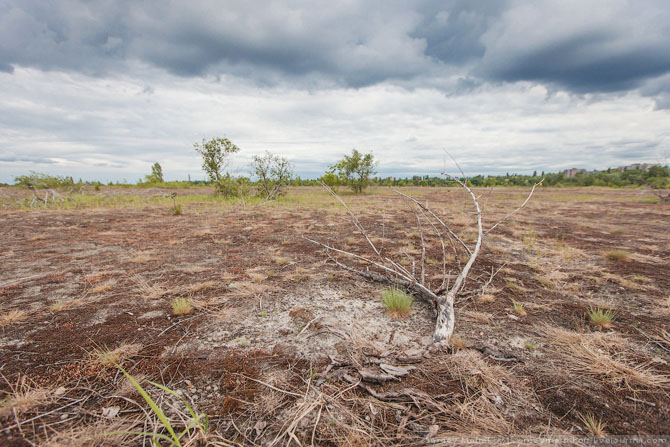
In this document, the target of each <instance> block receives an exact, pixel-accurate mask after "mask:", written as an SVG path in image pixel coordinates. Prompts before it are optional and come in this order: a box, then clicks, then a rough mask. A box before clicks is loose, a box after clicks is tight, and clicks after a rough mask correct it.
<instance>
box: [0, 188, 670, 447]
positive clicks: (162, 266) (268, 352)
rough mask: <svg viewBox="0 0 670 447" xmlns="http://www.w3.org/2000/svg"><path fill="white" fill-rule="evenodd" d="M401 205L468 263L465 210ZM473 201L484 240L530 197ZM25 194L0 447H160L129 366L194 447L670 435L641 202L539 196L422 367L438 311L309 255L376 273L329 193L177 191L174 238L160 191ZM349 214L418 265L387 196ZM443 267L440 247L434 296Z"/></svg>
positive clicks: (596, 193)
mask: <svg viewBox="0 0 670 447" xmlns="http://www.w3.org/2000/svg"><path fill="white" fill-rule="evenodd" d="M402 191H403V192H405V193H407V194H411V195H413V196H415V197H416V198H418V199H421V200H422V201H425V200H427V201H428V203H429V204H430V206H431V207H432V209H433V210H434V211H435V212H437V214H439V215H440V216H441V217H442V218H443V219H444V220H445V221H446V222H448V223H451V224H453V228H454V229H455V230H456V231H457V232H458V233H459V234H460V236H461V237H462V238H463V239H464V240H466V241H474V238H475V237H476V232H475V231H474V230H475V229H474V225H473V224H474V219H475V215H474V214H472V213H471V211H472V210H471V208H470V203H469V202H468V201H467V197H466V196H465V195H464V192H463V191H461V190H459V189H455V188H404V189H403V190H402ZM477 193H478V194H483V196H482V199H481V201H482V203H484V204H485V211H484V215H485V219H486V221H487V222H489V223H490V224H492V223H494V222H495V221H496V220H497V219H498V218H500V217H502V216H503V215H504V214H506V213H507V212H509V211H511V210H512V209H514V208H516V207H517V206H518V205H519V203H520V202H521V201H522V200H523V199H524V198H525V195H526V194H527V191H525V190H520V189H495V190H493V191H492V192H490V193H489V192H488V191H477ZM22 194H23V195H24V196H25V197H27V199H26V200H23V196H22ZM28 194H29V193H26V192H25V191H18V190H16V189H13V188H5V189H2V190H1V191H0V202H1V203H0V204H4V208H3V209H2V210H0V232H1V235H0V238H1V240H2V249H1V250H0V306H1V307H0V374H2V378H1V379H0V381H1V382H2V383H1V384H0V393H1V394H0V440H1V442H0V444H2V445H3V446H4V445H6V446H23V445H26V446H28V445H63V446H66V445H68V446H69V445H143V444H144V445H149V438H148V437H146V436H141V435H130V434H128V433H127V432H131V431H135V432H136V431H153V430H158V431H160V430H163V429H162V428H161V426H162V424H161V423H160V421H158V420H157V418H156V414H155V413H154V412H152V411H151V410H150V409H149V407H148V405H147V404H146V403H145V401H144V400H143V398H142V397H141V396H140V395H139V394H138V393H137V390H136V389H135V388H133V387H132V386H131V385H130V384H129V382H128V380H127V379H125V378H124V376H123V374H121V373H120V371H119V369H118V368H117V367H116V366H115V363H116V364H121V365H123V367H124V368H125V369H126V370H127V371H128V372H129V373H130V374H132V375H133V376H134V377H135V378H137V379H138V380H143V382H142V383H143V384H144V387H145V389H146V390H147V392H148V393H149V394H150V395H151V396H152V397H153V398H154V400H155V401H156V402H157V403H158V405H159V406H160V407H161V408H163V410H164V411H165V412H166V414H167V415H168V417H169V418H170V420H171V421H172V424H173V425H174V426H175V427H179V428H180V429H183V427H184V426H186V425H187V424H188V423H189V417H191V416H190V415H189V413H188V411H187V410H186V409H185V407H184V405H183V403H182V402H180V401H179V400H178V399H176V398H175V396H173V395H171V394H170V393H168V392H166V391H164V390H161V389H159V388H156V387H154V386H152V385H150V384H148V382H147V380H153V381H155V382H158V383H160V384H163V385H165V386H167V387H169V388H170V389H172V390H174V391H176V392H177V393H178V394H179V395H181V396H183V397H184V398H185V399H186V400H187V402H189V404H191V405H192V406H193V407H194V408H195V410H196V411H197V412H198V413H205V414H207V415H208V416H209V420H210V423H209V427H208V429H207V433H206V434H203V433H202V431H197V430H190V431H189V433H188V434H186V435H185V437H184V438H182V440H181V443H182V444H183V445H189V444H188V443H189V442H191V444H190V445H204V443H205V441H207V442H209V443H210V444H211V445H288V444H293V445H303V446H305V445H332V446H340V445H342V446H363V445H421V444H424V443H440V442H447V441H448V440H449V439H451V438H449V437H450V436H453V435H459V436H469V437H475V436H483V435H504V436H507V435H512V436H530V437H531V438H532V437H546V436H554V437H560V436H566V435H577V436H592V435H605V436H607V435H623V434H628V435H630V434H637V435H659V434H662V433H667V432H668V426H669V425H668V421H670V395H669V392H670V365H669V362H670V292H669V290H670V274H669V270H670V269H669V265H670V237H669V230H670V206H669V205H667V204H656V203H653V200H651V197H650V196H648V195H647V194H646V193H645V192H641V191H638V190H607V189H548V188H542V189H540V190H538V191H537V192H536V194H535V196H534V197H533V199H532V201H531V202H530V203H529V205H528V206H527V207H526V208H524V209H523V210H522V211H521V212H520V213H518V214H516V215H515V216H514V217H513V218H512V219H511V220H510V221H508V222H506V223H505V224H504V225H502V226H501V227H500V228H499V229H497V230H496V231H495V232H494V233H491V234H490V235H489V237H488V238H487V239H486V242H485V245H484V249H483V252H482V254H481V255H480V257H479V259H478V261H477V263H476V264H475V266H474V268H473V271H472V272H471V275H470V277H469V279H468V281H467V283H466V286H465V289H464V291H463V292H462V293H461V295H460V296H459V297H458V300H457V304H456V330H455V335H454V337H453V339H452V346H451V350H450V351H449V352H439V353H433V354H431V355H428V356H419V357H417V356H416V353H417V352H421V348H422V347H424V346H425V345H426V344H428V343H429V342H430V339H431V334H432V330H433V326H434V315H433V310H432V309H431V308H430V307H429V306H428V305H426V304H425V303H423V302H421V301H419V300H415V302H414V305H413V307H412V311H411V313H410V314H409V315H407V316H405V317H403V318H392V316H391V315H389V314H388V313H387V312H386V311H385V309H384V305H383V304H382V300H381V292H382V290H383V289H384V288H385V286H383V285H381V284H377V283H371V282H367V281H365V280H363V279H361V278H359V277H357V276H354V275H353V274H351V273H348V272H346V271H342V270H340V269H338V268H337V267H336V266H335V265H334V264H332V263H331V262H329V261H328V258H327V256H326V255H325V254H324V253H323V252H321V251H320V250H319V249H318V248H317V247H315V246H314V245H312V244H310V243H309V242H307V241H305V240H304V239H302V238H301V236H302V235H307V236H309V237H311V238H314V239H318V240H321V241H324V242H328V243H331V244H333V245H335V246H336V247H339V248H342V249H344V250H347V251H353V252H357V253H361V254H364V253H368V249H367V247H366V244H365V241H364V239H363V238H362V236H361V235H360V234H359V233H358V232H357V231H355V229H354V227H353V226H352V225H351V223H350V220H349V217H348V215H347V214H346V212H345V211H344V210H343V209H342V208H341V206H340V205H339V204H337V203H336V201H335V200H334V199H333V198H332V197H330V196H329V195H328V194H327V193H326V192H325V191H323V190H320V189H318V188H296V189H291V190H289V192H288V194H287V196H285V197H283V198H281V199H280V200H278V201H276V202H272V203H265V204H259V203H258V201H252V202H249V201H247V202H242V201H237V202H235V203H232V202H227V201H223V200H218V199H212V198H211V197H210V195H209V194H210V191H209V190H207V189H200V190H198V189H194V190H184V191H178V196H177V201H178V203H180V204H181V205H182V211H183V214H182V215H174V214H173V212H172V211H171V204H172V202H171V200H169V199H164V198H161V196H160V194H161V191H146V190H134V189H128V190H121V191H117V190H113V189H106V188H103V190H102V191H100V192H94V191H89V192H85V193H84V194H81V193H77V194H76V195H75V196H76V197H75V198H72V199H66V200H63V201H61V202H53V203H52V204H50V206H49V207H47V208H45V207H44V206H41V207H40V206H39V204H35V203H33V204H32V206H33V207H32V208H30V207H29V206H27V204H28V203H29V201H30V196H29V195H28ZM342 197H343V199H344V200H345V201H346V202H347V203H348V204H349V206H350V207H351V209H352V210H353V211H354V212H355V213H356V214H358V215H359V216H360V218H361V221H362V222H363V223H364V224H365V225H366V227H367V228H368V229H369V230H370V233H371V236H372V237H373V238H374V239H375V241H376V242H377V243H378V244H381V245H383V246H384V250H385V251H387V252H389V253H400V252H403V253H407V259H410V258H411V257H417V256H418V255H419V248H420V241H419V238H420V234H419V233H418V232H417V228H416V218H415V215H414V213H413V212H412V211H411V210H410V209H409V207H408V206H407V202H403V201H402V200H401V198H399V197H398V196H397V195H396V194H395V193H394V192H393V191H392V190H390V189H384V188H376V189H372V190H370V192H368V193H366V194H363V195H359V196H355V195H350V194H343V196H342ZM22 200H23V201H22ZM17 203H18V204H19V205H20V206H21V207H22V209H17ZM425 231H426V233H428V230H425ZM441 256H442V252H441V248H440V247H439V243H438V241H436V240H430V241H429V243H428V252H427V254H426V260H427V265H428V267H429V269H428V278H429V280H431V278H432V279H433V280H434V281H440V278H441V270H442V258H441ZM447 260H448V265H447V270H449V271H452V273H453V274H454V275H455V274H456V273H457V269H458V266H457V263H458V260H457V259H456V258H454V257H453V256H451V255H449V256H448V259H447ZM461 261H462V260H461ZM405 265H406V266H407V268H409V265H410V261H407V263H406V264H405ZM357 267H358V268H361V269H364V268H365V265H364V263H361V264H359V265H357ZM495 271H498V273H497V274H496V275H495V276H494V277H493V279H492V281H490V284H487V282H489V280H490V278H491V273H492V272H495ZM598 314H600V315H601V318H600V319H598ZM602 315H605V317H602ZM592 318H593V319H592ZM603 318H604V320H603ZM389 368H391V370H392V371H397V370H398V369H400V370H403V371H404V372H405V373H407V372H408V374H406V375H405V376H404V377H400V378H398V377H396V376H393V375H390V376H389V375H385V374H384V372H388V370H389ZM393 368H395V369H393ZM362 372H363V373H362ZM364 372H368V373H371V374H370V376H369V377H366V374H365V373H364ZM380 377H382V379H379V378H380ZM384 377H386V378H384ZM163 433H165V431H164V430H163ZM196 438H197V439H196ZM197 443H200V444H197ZM165 445H167V444H165Z"/></svg>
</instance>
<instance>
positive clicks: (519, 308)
mask: <svg viewBox="0 0 670 447" xmlns="http://www.w3.org/2000/svg"><path fill="white" fill-rule="evenodd" d="M514 312H516V313H517V314H519V315H521V316H522V317H525V316H526V315H528V312H526V310H525V309H524V308H523V303H519V302H518V301H514Z"/></svg>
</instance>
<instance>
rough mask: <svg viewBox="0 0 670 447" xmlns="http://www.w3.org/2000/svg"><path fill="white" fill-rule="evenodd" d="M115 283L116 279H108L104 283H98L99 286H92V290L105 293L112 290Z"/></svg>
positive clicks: (96, 292)
mask: <svg viewBox="0 0 670 447" xmlns="http://www.w3.org/2000/svg"><path fill="white" fill-rule="evenodd" d="M114 284H116V281H108V282H106V283H104V284H98V285H97V286H95V287H93V288H91V290H90V292H91V293H95V294H98V293H104V292H107V291H109V290H111V288H112V287H113V286H114Z"/></svg>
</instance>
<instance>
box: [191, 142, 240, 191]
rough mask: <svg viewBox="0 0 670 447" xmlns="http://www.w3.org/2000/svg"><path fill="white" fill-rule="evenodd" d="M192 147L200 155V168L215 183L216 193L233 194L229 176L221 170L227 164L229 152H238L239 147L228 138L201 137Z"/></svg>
mask: <svg viewBox="0 0 670 447" xmlns="http://www.w3.org/2000/svg"><path fill="white" fill-rule="evenodd" d="M193 148H194V149H195V150H196V152H198V153H199V154H200V155H201V156H202V169H203V170H204V171H205V172H206V173H207V176H208V177H209V180H210V181H212V182H214V183H215V185H216V193H217V194H223V195H225V196H228V195H234V194H232V193H231V192H232V191H233V190H234V189H236V188H231V187H230V184H231V181H232V179H231V177H230V175H229V174H224V173H223V171H224V169H225V168H226V166H227V165H228V160H227V158H228V157H229V156H230V154H234V153H236V152H239V150H240V148H239V147H237V146H235V145H234V144H233V143H232V142H231V141H230V140H229V139H228V138H212V139H211V140H206V139H205V138H203V139H202V143H193Z"/></svg>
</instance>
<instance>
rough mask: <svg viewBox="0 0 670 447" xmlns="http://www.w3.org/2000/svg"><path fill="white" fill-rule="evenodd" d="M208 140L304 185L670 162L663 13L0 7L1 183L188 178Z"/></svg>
mask: <svg viewBox="0 0 670 447" xmlns="http://www.w3.org/2000/svg"><path fill="white" fill-rule="evenodd" d="M213 136H225V137H228V138H230V139H231V140H232V141H233V142H234V143H236V144H237V145H238V146H239V147H240V148H241V152H240V153H239V154H238V156H236V157H235V159H234V160H233V161H232V164H231V169H232V170H234V171H235V172H237V173H240V174H248V162H249V160H250V158H251V156H252V155H254V154H258V153H261V152H262V151H264V150H269V151H271V152H274V153H277V154H280V155H283V156H285V157H287V158H288V159H290V160H291V161H292V162H293V163H294V165H295V169H296V171H297V173H298V174H300V175H302V176H303V177H315V176H318V175H320V174H321V173H322V172H323V170H324V169H325V167H326V166H327V165H328V164H330V163H332V162H334V161H335V160H337V159H338V158H340V157H341V156H342V155H343V154H344V153H346V152H349V151H351V149H352V148H358V149H360V150H362V151H365V152H368V151H372V152H373V153H374V155H375V157H376V158H377V159H378V160H379V162H380V164H379V171H380V173H381V174H386V175H412V174H436V173H439V171H440V170H441V169H442V167H443V165H444V152H443V151H444V150H445V149H446V150H447V151H449V152H450V153H451V154H453V156H454V157H455V158H456V159H458V160H459V161H460V162H461V164H462V165H463V167H464V169H465V170H466V171H467V172H468V173H484V174H487V173H504V172H519V173H528V172H532V171H533V170H538V171H541V170H545V171H555V170H559V169H564V168H569V167H583V168H605V167H608V166H618V165H622V164H629V163H632V162H637V161H649V162H657V161H661V162H667V160H668V158H669V157H670V2H668V1H667V0H657V1H653V0H635V1H632V0H631V1H623V0H608V1H606V2H603V1H597V0H594V1H585V0H579V1H572V0H561V1H558V0H556V1H502V0H500V1H485V0H479V1H468V0H463V1H448V0H439V1H414V2H406V1H397V2H396V1H390V0H385V1H355V0H349V1H342V2H338V1H333V0H330V1H327V2H314V1H293V2H280V1H276V2H262V1H250V2H239V1H237V2H233V1H213V0H212V1H208V0H197V1H196V0H189V1H186V0H184V1H168V0H154V1H151V0H145V1H141V2H138V1H135V0H127V1H123V0H121V1H114V2H111V1H106V0H105V1H98V0H88V1H75V0H54V1H49V2H46V1H33V0H0V181H4V182H11V181H13V178H14V176H16V175H19V174H23V173H27V172H28V171H30V170H34V171H38V172H48V173H51V174H59V175H72V176H73V177H75V179H78V178H80V177H81V178H83V179H85V180H87V179H88V180H93V179H102V180H122V179H127V180H129V181H135V180H137V179H138V178H139V177H141V176H143V175H145V174H147V173H149V171H150V165H151V164H152V163H153V162H155V161H158V162H160V163H161V164H162V166H163V170H164V172H165V175H166V178H168V179H183V178H186V177H187V175H189V174H190V175H191V177H192V178H194V179H196V178H203V177H204V175H203V173H202V171H201V169H200V162H199V159H198V156H197V154H196V153H195V151H194V150H193V147H192V145H193V143H194V142H195V141H199V140H201V139H202V138H203V137H213Z"/></svg>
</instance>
